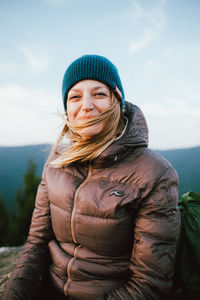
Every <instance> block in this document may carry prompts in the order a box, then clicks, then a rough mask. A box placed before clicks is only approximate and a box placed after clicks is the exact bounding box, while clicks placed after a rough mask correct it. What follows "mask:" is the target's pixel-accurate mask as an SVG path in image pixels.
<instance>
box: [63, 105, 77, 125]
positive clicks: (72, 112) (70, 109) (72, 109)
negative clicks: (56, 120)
mask: <svg viewBox="0 0 200 300" xmlns="http://www.w3.org/2000/svg"><path fill="white" fill-rule="evenodd" d="M76 111H77V108H76V105H74V103H67V110H66V114H67V117H68V120H69V121H73V120H74V118H75V116H76Z"/></svg>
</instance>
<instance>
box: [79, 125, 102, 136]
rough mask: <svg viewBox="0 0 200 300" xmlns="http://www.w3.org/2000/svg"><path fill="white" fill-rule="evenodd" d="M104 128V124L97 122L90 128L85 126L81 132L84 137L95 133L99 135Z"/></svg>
mask: <svg viewBox="0 0 200 300" xmlns="http://www.w3.org/2000/svg"><path fill="white" fill-rule="evenodd" d="M102 129H103V126H102V124H95V125H93V126H90V127H88V128H84V129H82V130H81V132H80V134H81V135H82V136H83V137H84V136H85V137H92V136H94V135H97V134H98V133H100V132H101V130H102Z"/></svg>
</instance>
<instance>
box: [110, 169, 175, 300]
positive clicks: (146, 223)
mask: <svg viewBox="0 0 200 300" xmlns="http://www.w3.org/2000/svg"><path fill="white" fill-rule="evenodd" d="M177 187H178V176H177V173H176V171H175V170H174V169H173V168H172V167H169V168H168V169H167V170H166V171H165V172H164V174H163V175H162V176H161V177H160V178H159V179H158V181H157V183H156V185H155V186H154V188H153V190H152V191H151V192H150V193H149V195H148V196H147V197H146V198H144V199H143V200H142V202H141V206H140V209H139V210H138V213H137V216H136V224H135V232H134V245H133V250H132V256H131V259H130V272H131V276H130V279H129V281H128V282H127V284H126V285H125V286H123V287H122V288H119V289H116V290H113V291H111V292H110V293H107V294H106V299H107V300H114V299H115V300H117V299H120V300H122V299H124V300H129V299H134V300H146V299H153V300H157V299H160V300H164V299H169V293H170V291H171V288H172V282H173V275H174V261H175V252H176V245H177V240H178V236H179V229H180V217H179V210H178V188H177Z"/></svg>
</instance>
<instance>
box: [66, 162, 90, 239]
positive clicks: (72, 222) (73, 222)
mask: <svg viewBox="0 0 200 300" xmlns="http://www.w3.org/2000/svg"><path fill="white" fill-rule="evenodd" d="M90 173H92V165H91V163H89V166H88V174H87V177H86V179H85V180H84V181H83V182H82V183H81V185H80V186H79V187H78V189H77V190H76V193H75V197H74V206H73V209H72V216H71V231H72V239H73V242H74V243H75V244H78V242H77V240H76V234H75V215H76V211H77V206H76V202H77V197H76V195H77V194H78V191H79V189H80V188H81V187H82V186H83V185H84V184H85V182H86V181H87V179H88V177H89V176H90Z"/></svg>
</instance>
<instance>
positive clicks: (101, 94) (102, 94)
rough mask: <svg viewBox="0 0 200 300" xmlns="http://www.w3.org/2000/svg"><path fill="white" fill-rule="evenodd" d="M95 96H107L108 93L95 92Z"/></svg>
mask: <svg viewBox="0 0 200 300" xmlns="http://www.w3.org/2000/svg"><path fill="white" fill-rule="evenodd" d="M94 96H101V97H102V96H103V97H107V95H106V94H105V93H103V92H99V93H95V94H94Z"/></svg>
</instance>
